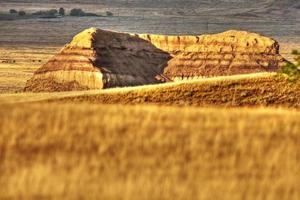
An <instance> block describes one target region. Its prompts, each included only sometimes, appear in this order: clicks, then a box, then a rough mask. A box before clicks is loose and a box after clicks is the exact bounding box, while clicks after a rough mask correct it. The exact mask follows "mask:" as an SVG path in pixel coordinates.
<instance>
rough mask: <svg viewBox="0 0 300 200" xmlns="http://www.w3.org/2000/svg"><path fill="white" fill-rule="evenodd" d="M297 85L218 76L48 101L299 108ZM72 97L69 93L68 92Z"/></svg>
mask: <svg viewBox="0 0 300 200" xmlns="http://www.w3.org/2000/svg"><path fill="white" fill-rule="evenodd" d="M299 87H300V83H299V82H296V83H294V82H290V81H289V80H287V79H286V78H284V77H282V76H278V75H276V74H269V73H261V74H251V75H237V76H231V77H218V78H210V79H204V80H194V81H191V80H189V81H183V82H178V83H167V84H161V85H152V86H142V87H131V88H123V89H118V88H117V89H108V90H103V91H95V92H92V93H90V94H83V95H73V96H71V97H68V96H65V97H61V98H60V97H58V98H55V99H53V98H52V99H51V100H48V101H51V102H53V101H54V102H90V103H97V104H99V103H106V104H115V103H119V104H145V103H147V104H159V105H180V106H183V105H193V106H226V107H232V106H233V107H236V106H273V107H292V108H299V107H300V92H299V91H300V90H299ZM71 94H72V93H71ZM0 99H1V98H0Z"/></svg>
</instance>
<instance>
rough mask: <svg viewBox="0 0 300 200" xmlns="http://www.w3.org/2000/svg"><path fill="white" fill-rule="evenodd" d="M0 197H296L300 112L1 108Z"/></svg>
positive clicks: (81, 106) (46, 106) (54, 106)
mask: <svg viewBox="0 0 300 200" xmlns="http://www.w3.org/2000/svg"><path fill="white" fill-rule="evenodd" d="M0 113H1V120H0V133H1V134H0V185H1V187H0V199H230V200H235V199H270V200H275V199H279V200H284V199H286V200H297V199H299V195H300V190H299V187H298V186H299V177H300V173H299V172H300V160H299V158H300V152H299V145H300V134H299V130H300V113H299V112H298V111H288V110H275V109H273V110H269V109H255V110H252V109H239V110H237V109H233V110H222V109H209V108H205V109H199V108H172V107H156V106H121V105H105V106H103V105H88V104H74V105H65V104H50V103H45V104H14V105H2V106H0Z"/></svg>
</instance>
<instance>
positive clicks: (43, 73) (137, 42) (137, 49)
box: [25, 28, 284, 91]
mask: <svg viewBox="0 0 300 200" xmlns="http://www.w3.org/2000/svg"><path fill="white" fill-rule="evenodd" d="M283 63H284V59H283V58H282V57H281V56H280V55H279V45H278V43H277V42H276V41H275V40H273V39H270V38H267V37H263V36H260V35H258V34H254V33H248V32H243V31H227V32H224V33H221V34H215V35H202V36H164V35H149V34H128V33H117V32H111V31H105V30H100V29H95V28H91V29H88V30H85V31H83V32H82V33H80V34H78V35H77V36H75V37H74V38H73V40H72V41H71V42H70V43H69V44H67V45H66V46H65V47H64V48H63V49H62V50H61V52H60V53H59V54H58V55H56V56H55V57H53V58H52V59H51V60H49V62H48V63H46V64H45V65H44V66H42V67H41V68H40V69H39V70H37V71H36V72H35V74H34V76H33V78H32V79H30V80H29V81H28V82H27V85H26V88H25V90H26V91H57V90H78V89H101V88H111V87H122V86H133V85H145V84H154V83H161V82H166V81H176V80H182V79H196V78H203V77H211V76H223V75H233V74H245V73H254V72H265V71H276V70H278V69H279V68H280V66H281V65H282V64H283ZM52 85H53V86H52ZM60 85H61V87H60Z"/></svg>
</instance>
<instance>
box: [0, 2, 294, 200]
mask: <svg viewBox="0 0 300 200" xmlns="http://www.w3.org/2000/svg"><path fill="white" fill-rule="evenodd" d="M60 8H63V9H64V12H65V13H64V14H63V15H62V14H60V13H59V15H58V13H55V14H54V15H51V16H50V15H48V14H46V15H45V14H42V15H39V14H37V13H39V12H45V13H49V12H50V11H51V10H52V11H53V9H56V11H57V12H60V11H59V10H61V9H60ZM72 9H82V11H83V12H88V13H89V14H92V15H90V16H87V15H86V16H71V11H72ZM14 10H15V12H16V13H12V12H11V11H14ZM21 11H24V12H26V13H25V14H24V15H21V13H20V12H21ZM299 11H300V3H298V2H297V0H285V1H280V0H252V1H247V0H235V1H233V0H214V1H207V0H187V1H181V0H151V1H150V0H126V1H125V0H110V1H106V0H85V1H81V0H55V1H53V0H52V1H51V0H14V1H11V0H0V27H1V28H0V200H83V199H88V200H194V199H195V200H300V110H299V108H300V73H299V72H300V71H299V70H298V69H294V70H295V71H297V73H298V74H297V75H299V77H298V79H292V78H293V77H292V76H290V74H289V75H288V73H285V74H284V73H283V70H282V69H278V70H279V72H280V73H277V72H273V71H272V70H271V71H272V72H270V71H267V72H265V71H264V72H261V73H257V72H260V70H259V71H255V70H254V71H253V73H252V74H243V75H242V74H238V75H231V74H226V73H224V75H231V76H219V77H216V76H215V75H209V76H182V79H183V80H181V81H179V82H169V81H171V80H169V79H168V80H167V83H160V84H155V85H142V86H136V87H123V88H105V87H104V88H105V89H102V90H86V91H68V90H71V89H70V88H72V87H68V83H66V82H64V81H65V80H64V79H62V80H61V81H59V80H56V81H59V82H55V83H56V84H53V85H51V82H49V81H47V80H42V79H40V80H39V81H36V82H35V81H32V85H33V86H34V87H32V88H34V89H31V90H26V87H27V84H26V82H27V81H30V79H31V78H32V77H33V76H34V73H35V72H36V70H37V69H39V68H40V67H42V66H43V65H44V64H46V63H47V62H48V61H49V60H50V59H52V58H54V57H55V55H56V54H57V53H59V54H62V55H63V56H61V57H58V58H57V60H56V61H57V63H56V61H55V65H57V66H58V67H60V66H59V65H60V64H59V62H58V61H60V60H65V61H66V63H65V65H66V66H68V64H70V63H71V64H70V66H72V62H73V61H78V63H77V64H78V66H79V67H80V68H81V67H82V68H85V65H87V63H90V64H93V66H94V64H97V62H99V60H101V59H102V58H105V57H108V58H110V56H112V55H113V58H114V59H115V58H118V57H122V56H123V57H125V56H124V55H126V56H132V57H134V58H143V55H144V54H145V52H146V53H147V52H148V53H149V52H151V51H150V50H151V48H150V49H148V48H145V49H142V50H139V51H137V52H135V51H133V50H134V49H135V48H133V47H134V46H133V47H132V44H133V43H131V42H132V41H130V40H129V39H128V41H125V43H124V44H126V45H127V44H128V49H129V52H130V54H122V53H121V52H122V51H123V50H125V49H126V48H125V46H126V45H125V46H124V45H121V46H120V47H118V45H116V44H118V43H122V41H123V39H122V38H123V37H122V38H113V39H110V37H107V38H108V39H107V40H115V41H113V43H110V41H109V42H108V43H107V42H106V40H103V41H105V42H104V43H103V44H102V42H99V41H102V38H101V40H100V39H97V40H99V41H98V45H95V46H91V48H82V49H80V51H79V50H78V51H75V50H76V48H77V47H76V48H75V46H73V47H72V48H74V49H73V50H74V52H73V51H72V53H70V54H66V53H65V54H63V51H62V50H63V49H62V48H63V47H64V45H66V44H67V43H68V42H70V41H71V40H72V38H73V36H74V35H76V34H78V33H79V32H81V31H83V30H84V29H87V28H90V27H97V28H99V29H103V30H113V31H117V32H120V33H123V32H129V33H146V34H159V35H170V36H166V37H173V36H179V35H191V36H197V42H196V43H198V42H199V41H200V40H199V38H200V37H201V35H203V34H204V35H211V34H215V33H221V32H223V31H227V30H240V31H248V32H255V33H259V34H261V35H263V36H266V37H270V38H273V39H274V40H276V41H278V45H279V46H280V48H279V46H278V49H277V43H272V45H271V44H270V45H268V43H267V42H263V44H262V46H260V45H257V46H255V45H254V46H253V51H252V50H251V49H252V47H251V46H252V42H250V43H247V44H246V40H247V38H246V37H245V39H244V40H243V41H242V42H240V43H239V44H238V45H235V43H229V42H228V41H235V40H233V39H232V36H231V39H228V38H227V39H226V38H225V39H222V40H217V42H216V41H214V42H211V43H205V45H204V46H203V49H206V48H207V47H208V46H210V45H212V46H213V48H211V49H212V50H213V51H208V53H207V54H203V55H200V54H199V56H195V55H196V54H195V55H194V56H193V52H188V51H187V52H184V54H182V59H183V58H184V59H183V60H184V62H182V63H183V64H184V63H189V66H187V68H193V66H194V65H193V63H192V60H193V59H194V58H195V61H194V62H198V64H200V61H201V63H202V56H203V57H205V60H204V61H205V62H206V61H208V62H207V63H209V61H213V60H215V57H216V58H218V59H216V61H217V62H218V63H219V64H220V66H221V61H222V59H224V60H225V61H226V59H225V53H224V57H223V55H221V57H220V59H219V57H218V56H217V55H219V53H222V51H223V50H226V49H227V48H224V46H225V47H226V46H228V48H229V49H230V51H229V52H232V57H236V58H237V59H229V61H230V62H233V61H237V60H239V59H240V60H239V61H241V62H244V59H247V60H248V59H249V62H247V63H246V65H247V64H248V63H250V62H251V63H252V64H253V63H254V64H253V66H257V64H259V65H261V63H263V62H262V61H263V60H267V61H268V62H269V64H270V65H268V68H269V66H272V65H275V64H277V65H278V66H279V64H278V63H279V60H280V62H281V59H278V60H277V57H278V56H279V54H280V56H282V62H283V60H284V62H285V61H290V62H291V63H296V62H297V58H294V56H295V55H294V54H293V53H292V51H293V50H294V49H300V29H299V22H300V21H299V16H300V15H299V14H300V12H299ZM88 13H86V14H88ZM109 13H110V14H109ZM93 14H96V15H93ZM97 15H98V16H97ZM198 36H199V37H198ZM101 37H102V36H101ZM105 37H106V36H105ZM174 38H175V37H174ZM178 38H179V40H178V42H177V43H175V42H174V41H173V40H172V41H171V40H170V41H168V40H167V43H166V44H167V46H168V48H167V49H172V48H173V47H176V48H177V49H175V50H174V55H175V54H176V55H177V54H178V55H180V54H181V53H180V51H178V49H179V50H180V49H181V48H182V49H187V50H188V49H189V48H187V47H188V46H185V45H187V44H189V43H190V42H184V41H185V39H183V40H182V39H180V36H179V37H178ZM131 39H132V38H131ZM238 39H239V38H238ZM238 39H237V41H238ZM91 41H93V42H95V41H96V39H95V38H92V39H91ZM254 41H255V40H254ZM264 41H266V40H264ZM268 41H269V40H268ZM172 43H173V44H172ZM219 43H220V46H219ZM243 43H245V44H246V46H243V48H240V47H241V44H243ZM254 43H255V42H254ZM254 43H253V44H254ZM256 43H257V40H256ZM122 44H123V43H122ZM207 44H208V45H207ZM249 45H250V46H249ZM92 47H93V48H92ZM244 47H245V50H244ZM254 47H255V48H254ZM262 47H264V48H262ZM72 48H71V49H72ZM124 48H125V49H124ZM89 49H90V50H93V52H94V50H96V51H95V52H94V53H92V54H93V56H92V57H90V56H88V54H89V53H87V52H89V51H88V50H89ZM116 49H117V51H116ZM193 49H196V48H193ZM199 49H202V46H201V48H199ZM215 49H216V52H217V53H218V54H216V56H215V57H211V58H210V54H211V55H213V52H214V51H215ZM222 49H223V50H222ZM241 49H242V50H241ZM258 49H261V50H263V51H258ZM100 50H101V51H100ZM121 50H122V51H121ZM247 50H249V52H251V53H249V52H248V51H247ZM250 50H251V51H250ZM189 51H190V50H189ZM239 51H241V52H240V53H239ZM70 52H71V51H70ZM97 52H98V53H97ZM106 52H107V53H106ZM224 52H225V51H224ZM272 52H273V53H272ZM148 53H147V54H145V55H148V56H147V59H146V60H150V61H151V62H149V63H150V64H151V65H152V64H153V63H154V61H155V60H152V59H158V58H160V57H159V53H158V52H157V51H155V52H154V53H153V55H155V56H151V55H152V54H148ZM191 53H192V54H191ZM83 54H84V56H83V57H82V55H83ZM94 54H95V55H96V54H97V56H96V57H94V56H95V55H94ZM226 54H227V53H226ZM230 54H231V53H229V57H231V56H230ZM239 54H240V55H242V56H237V55H239ZM260 54H261V55H260ZM273 54H276V56H275V57H274V58H272V57H273V56H272V55H273ZM277 54H278V55H277ZM176 55H175V56H176ZM67 56H69V57H67ZM86 56H88V57H86ZM226 57H227V56H226ZM254 57H255V59H254ZM86 58H87V59H88V62H84V61H87V60H86ZM96 58H97V59H96ZM99 58H101V59H99ZM185 58H187V59H186V60H185ZM196 58H201V59H199V60H197V59H196ZM212 58H213V59H212ZM221 58H222V59H221ZM250 58H253V59H254V60H252V59H250ZM266 58H268V59H266ZM275 58H276V59H275ZM180 59H181V56H180ZM190 59H191V60H190ZM210 59H211V60H210ZM269 59H270V60H269ZM299 59H300V58H299ZM54 60H55V59H54ZM109 60H110V59H108V61H109ZM132 60H137V61H138V62H141V65H140V66H141V67H144V66H146V67H148V66H147V65H149V63H148V62H145V63H144V61H145V60H144V59H142V60H140V59H132ZM132 60H129V61H130V62H129V61H128V62H125V61H124V60H122V59H120V60H118V59H117V60H116V61H115V60H114V62H112V61H111V62H107V63H106V62H101V66H100V64H99V69H101V70H102V71H103V73H104V72H105V73H106V72H107V69H109V68H110V65H111V66H115V67H120V68H122V67H123V65H124V66H125V65H126V66H127V65H128V67H130V66H131V65H134V64H135V62H136V61H135V62H133V61H132ZM104 61H105V60H104ZM152 61H153V63H152ZM185 61H186V62H185ZM252 61H253V62H252ZM68 62H69V63H68ZM166 62H168V63H169V62H170V60H166ZM114 63H115V64H116V65H112V64H114ZM291 63H290V64H291ZM77 64H76V66H77ZM252 64H251V65H249V66H250V68H251V66H252ZM285 64H286V65H288V64H287V62H285ZM102 65H103V66H102ZM186 65H188V64H186ZM296 65H297V64H296ZM296 65H295V66H296ZM74 66H75V65H74ZM95 66H96V65H95ZM138 66H139V65H138ZM178 66H180V67H182V66H184V65H178ZM207 66H208V68H207V70H210V67H209V65H207ZM249 66H241V68H242V69H246V68H247V67H249ZM266 66H267V65H266ZM52 67H53V66H52ZM105 67H106V68H107V69H106V68H105ZM229 67H233V68H234V65H232V63H231V64H230V66H229ZM50 68H51V67H50ZM271 68H272V67H270V69H271ZM133 69H135V70H140V69H139V68H133ZM253 69H254V68H253ZM263 69H265V68H263ZM101 70H100V71H101ZM194 70H195V72H196V71H197V67H195V69H194ZM120 71H122V70H120ZM129 71H130V70H129ZM133 71H134V70H133ZM116 72H118V71H116ZM125 72H126V73H125ZM118 73H119V72H118ZM118 73H116V74H117V75H119V74H118ZM122 73H123V72H122ZM127 73H128V72H127V71H126V70H125V71H124V75H128V74H127ZM133 74H135V73H133ZM191 74H192V75H194V74H197V73H191ZM292 75H293V74H292ZM143 76H144V75H143ZM61 77H62V76H61ZM116 77H117V76H116ZM203 77H205V78H203ZM73 78H74V77H73ZM135 78H137V77H135ZM34 83H35V85H34ZM147 83H148V82H147ZM151 83H152V82H151ZM64 84H65V87H63V89H61V88H59V87H62V86H61V85H64ZM48 86H51V87H48ZM45 88H51V89H49V90H43V89H45ZM75 89H78V88H74V90H75ZM25 91H27V92H25ZM28 91H31V92H28ZM39 91H49V92H48V93H46V92H39ZM58 91H62V92H58Z"/></svg>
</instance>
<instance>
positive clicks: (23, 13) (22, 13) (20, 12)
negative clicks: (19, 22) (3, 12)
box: [18, 10, 26, 16]
mask: <svg viewBox="0 0 300 200" xmlns="http://www.w3.org/2000/svg"><path fill="white" fill-rule="evenodd" d="M18 15H19V16H24V15H26V12H25V11H23V10H21V11H19V12H18Z"/></svg>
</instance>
